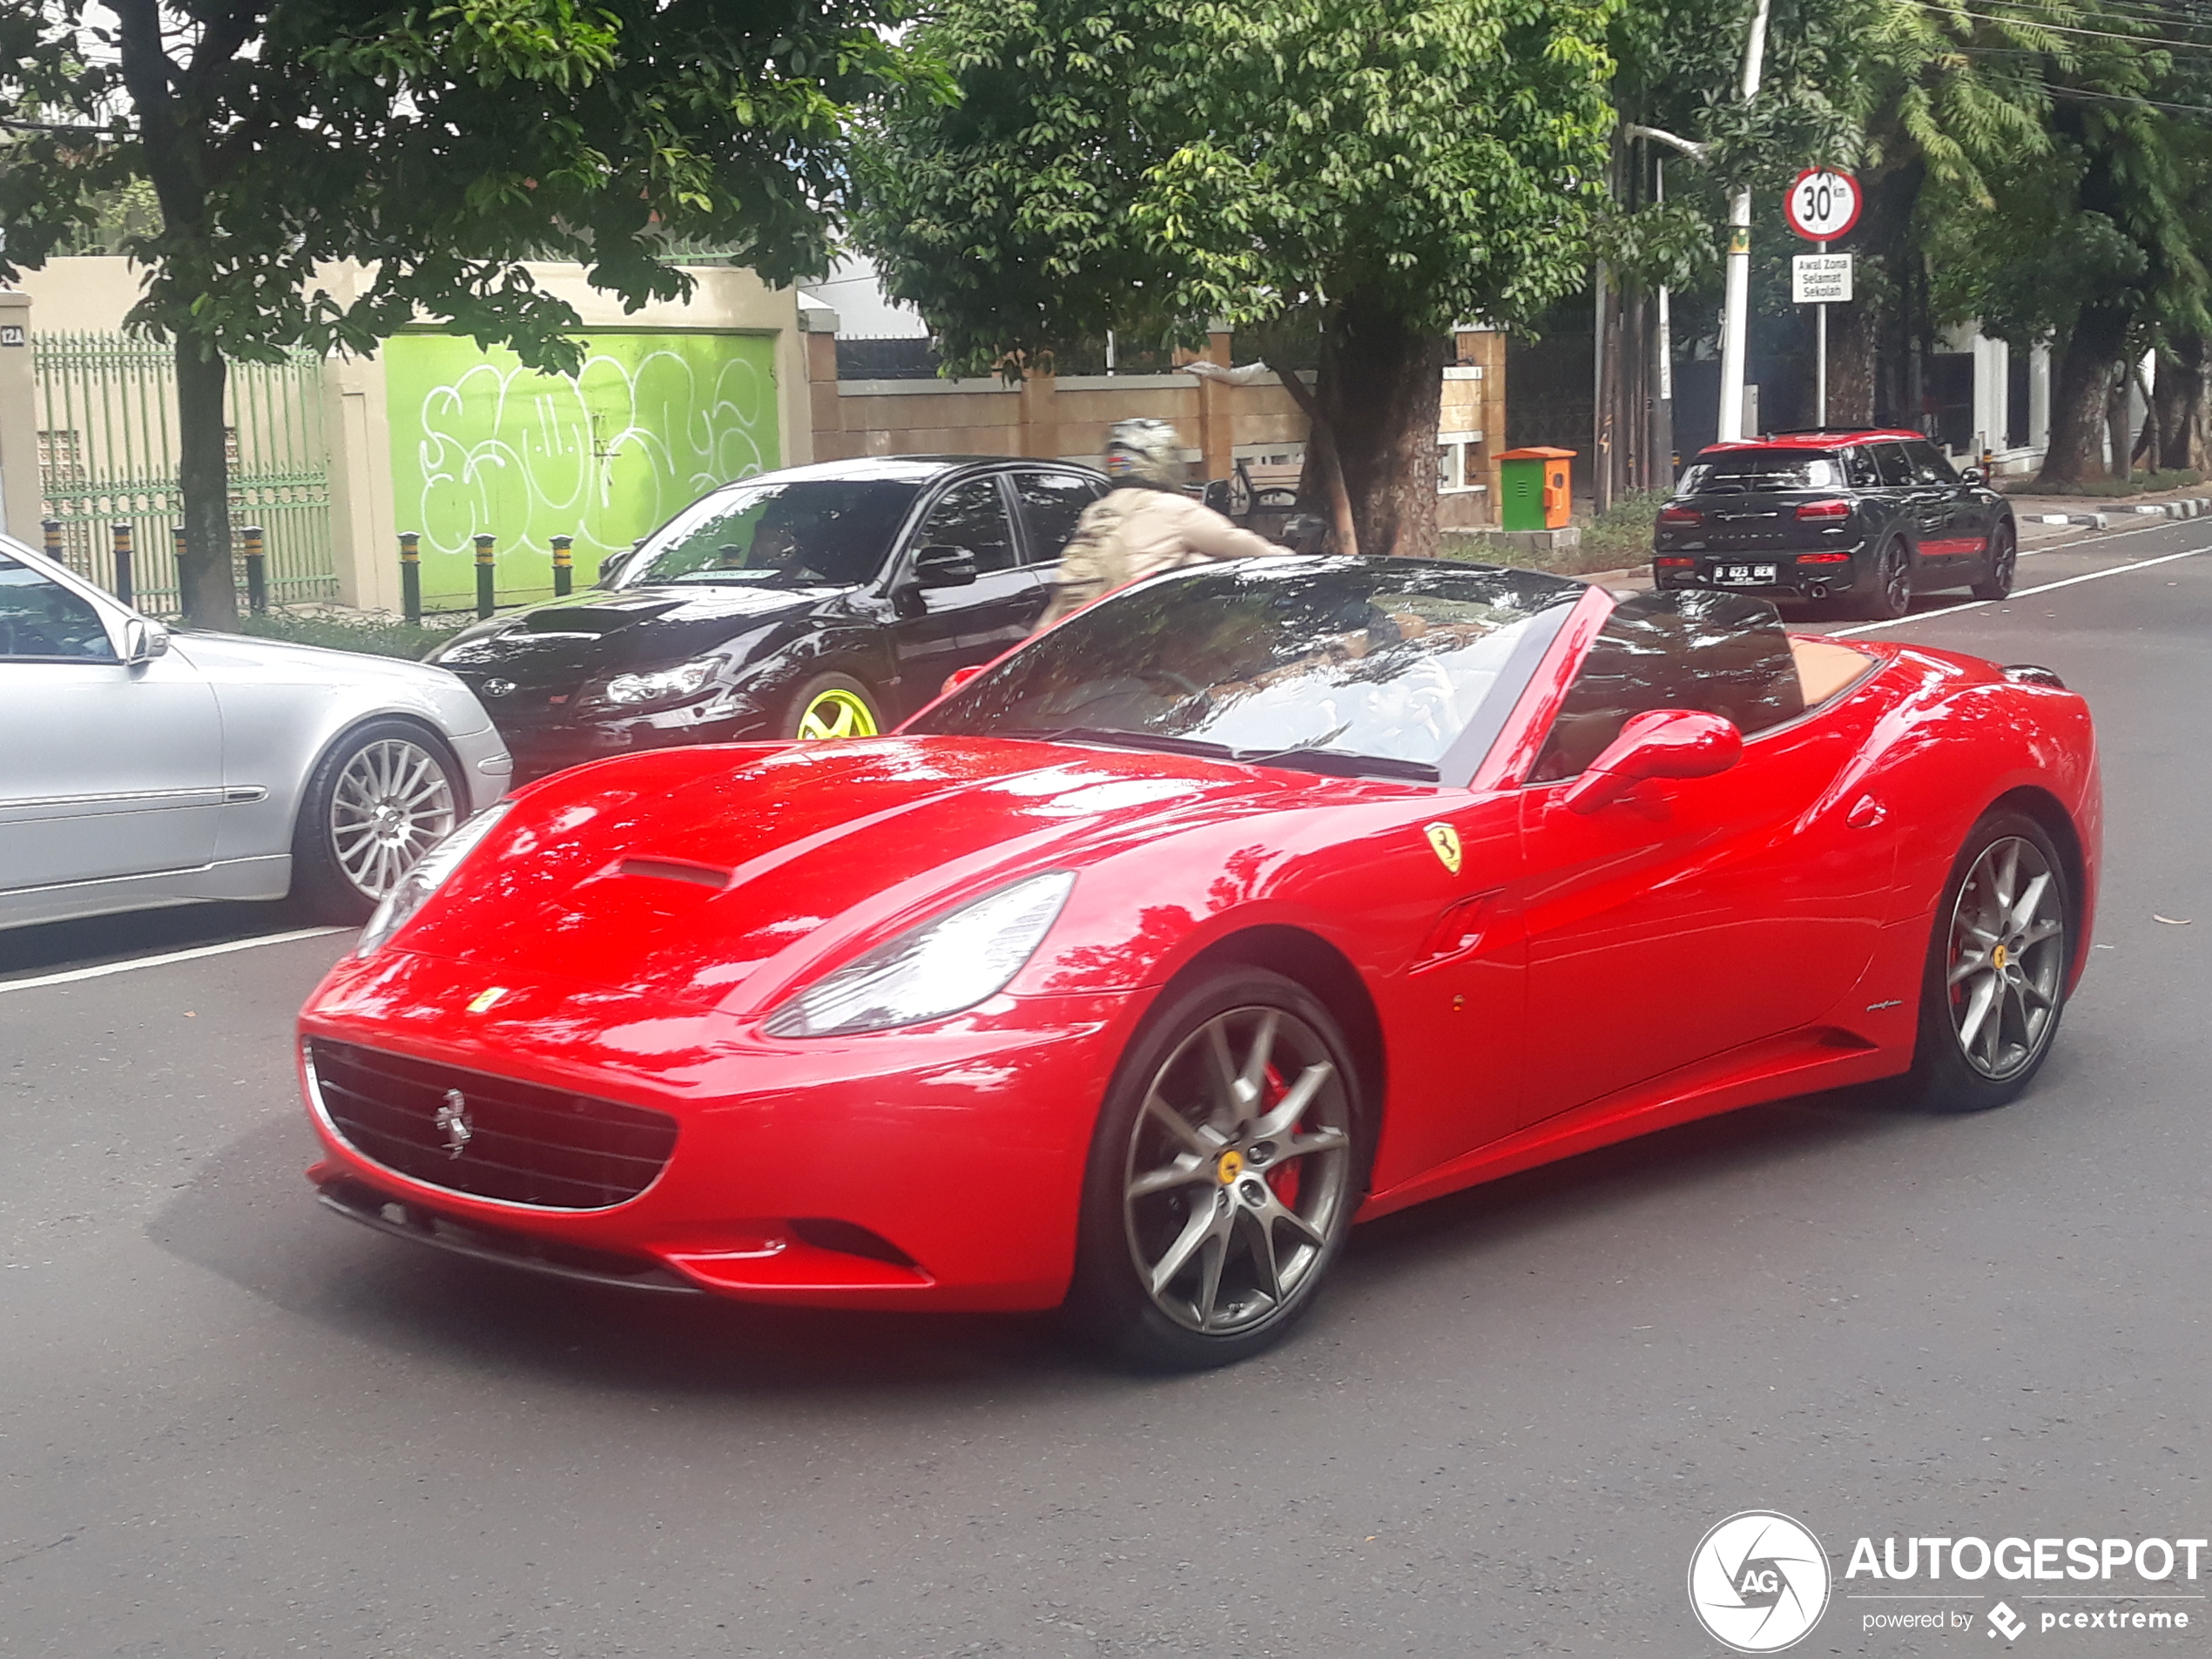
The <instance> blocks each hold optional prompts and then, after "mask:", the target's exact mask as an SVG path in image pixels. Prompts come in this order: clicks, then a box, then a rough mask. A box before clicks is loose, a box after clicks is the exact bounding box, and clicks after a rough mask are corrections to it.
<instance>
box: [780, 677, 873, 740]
mask: <svg viewBox="0 0 2212 1659" xmlns="http://www.w3.org/2000/svg"><path fill="white" fill-rule="evenodd" d="M799 736H800V737H801V738H805V739H808V740H813V739H815V738H872V737H873V736H875V715H874V713H873V711H871V710H870V709H869V707H868V705H867V699H866V698H863V697H861V696H860V693H859V692H857V691H846V690H844V689H843V688H842V687H841V686H834V685H833V686H832V687H830V689H829V690H827V691H823V692H820V693H819V694H818V695H817V696H816V697H815V698H814V700H813V702H811V703H809V704H808V705H806V713H804V714H802V715H800V716H799Z"/></svg>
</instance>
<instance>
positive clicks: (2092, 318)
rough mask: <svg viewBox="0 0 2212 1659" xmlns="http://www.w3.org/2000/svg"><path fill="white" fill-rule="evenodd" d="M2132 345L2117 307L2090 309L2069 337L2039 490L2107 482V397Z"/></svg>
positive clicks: (2084, 310) (2055, 389)
mask: <svg viewBox="0 0 2212 1659" xmlns="http://www.w3.org/2000/svg"><path fill="white" fill-rule="evenodd" d="M2127 342H2128V314H2127V313H2126V312H2125V311H2122V310H2121V309H2120V308H2119V307H2114V306H2087V307H2083V308H2082V312H2081V314H2080V317H2079V318H2077V319H2076V320H2075V321H2074V332H2073V333H2072V334H2069V335H2067V342H2066V350H2065V351H2064V352H2063V353H2061V354H2060V357H2059V366H2058V373H2057V374H2056V375H2055V376H2054V385H2053V386H2052V388H2051V438H2050V445H2049V447H2048V448H2047V449H2045V450H2044V452H2043V469H2042V470H2041V471H2040V472H2039V473H2037V474H2036V475H2035V482H2037V483H2039V484H2078V483H2080V482H2083V481H2084V480H2085V479H2092V478H2101V477H2102V476H2104V465H2103V463H2102V462H2101V461H2100V460H2099V459H2098V455H2097V449H2098V443H2097V439H2098V435H2099V434H2100V433H2101V431H2102V430H2103V422H2104V414H2105V393H2106V391H2107V388H2109V387H2110V386H2111V384H2112V376H2113V369H2114V367H2115V366H2116V365H2117V364H2118V363H2119V361H2120V354H2121V349H2122V347H2125V346H2126V344H2127Z"/></svg>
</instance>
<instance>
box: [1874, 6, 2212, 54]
mask: <svg viewBox="0 0 2212 1659" xmlns="http://www.w3.org/2000/svg"><path fill="white" fill-rule="evenodd" d="M1913 3H1914V4H1916V5H1918V6H1919V8H1920V10H1923V11H1927V12H1932V13H1934V14H1935V15H1936V16H1937V17H1954V18H1955V17H1973V18H1975V19H1977V20H1978V21H1979V22H1982V23H1993V24H2011V25H2012V26H2013V27H2014V28H2016V29H2042V30H2049V31H2050V32H2051V33H2053V34H2055V35H2083V36H2087V37H2090V38H2093V39H2096V40H2118V41H2124V42H2126V43H2127V44H2128V45H2130V46H2135V47H2141V48H2145V49H2148V50H2149V51H2212V45H2205V44H2200V43H2198V42H2195V41H2175V40H2167V39H2165V38H2163V37H2161V36H2157V35H2124V34H2121V33H2118V32H2117V31H2115V30H2110V29H2077V28H2075V27H2074V25H2072V24H2062V23H2044V22H2042V21H2041V20H2040V19H2038V18H2034V17H2008V16H2006V15H2004V14H2001V13H1999V12H1994V11H1975V10H1972V9H1971V8H1969V7H1966V6H1955V7H1954V6H1946V5H1942V4H1939V3H1938V0H1913Z"/></svg>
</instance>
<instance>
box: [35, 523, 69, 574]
mask: <svg viewBox="0 0 2212 1659" xmlns="http://www.w3.org/2000/svg"><path fill="white" fill-rule="evenodd" d="M38 528H39V529H40V530H41V531H42V532H43V533H44V536H45V537H46V556H47V557H48V558H50V559H51V560H53V562H54V563H57V564H61V563H65V561H64V559H63V557H62V522H61V520H59V519H58V518H42V519H40V520H39V521H38Z"/></svg>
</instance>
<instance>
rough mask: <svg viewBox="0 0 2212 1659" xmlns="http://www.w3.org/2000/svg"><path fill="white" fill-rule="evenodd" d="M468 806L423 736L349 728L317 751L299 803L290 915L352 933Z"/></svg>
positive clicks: (444, 758)
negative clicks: (318, 755) (292, 911)
mask: <svg viewBox="0 0 2212 1659" xmlns="http://www.w3.org/2000/svg"><path fill="white" fill-rule="evenodd" d="M468 800H469V792H468V786H467V784H466V783H465V782H464V781H463V779H462V772H461V766H460V763H459V762H457V761H456V760H455V759H454V758H453V756H452V755H451V754H449V753H448V752H447V750H446V746H445V745H444V744H442V743H441V742H439V741H438V739H437V738H434V737H432V736H431V735H430V733H429V732H428V731H426V730H425V729H424V728H423V727H421V726H419V725H415V723H414V722H412V721H410V720H371V721H370V722H368V725H359V726H355V727H354V729H353V730H352V731H350V732H347V733H346V734H345V735H344V736H343V737H341V738H339V739H338V741H337V742H335V743H334V744H333V745H331V746H330V747H329V748H328V749H327V750H326V751H324V752H323V756H322V759H320V760H318V761H317V762H316V763H315V769H314V772H312V773H310V774H309V776H308V779H307V789H306V791H305V792H303V793H302V795H301V797H300V816H299V818H298V819H297V820H296V822H295V823H294V825H293V832H292V900H293V905H294V906H295V907H297V908H298V909H299V910H300V912H301V913H302V914H304V915H307V916H308V917H312V918H313V919H314V920H315V921H322V922H328V923H332V924H334V925H336V926H340V927H359V926H360V925H361V923H362V922H364V921H368V918H369V914H370V912H372V911H374V909H375V908H376V906H377V904H378V902H379V901H380V900H381V899H382V898H383V897H384V895H385V894H387V893H389V892H390V891H391V890H392V888H393V887H395V886H396V885H397V884H398V882H399V880H400V878H401V876H403V875H405V874H406V873H408V871H409V870H411V869H413V868H414V867H415V863H416V861H417V860H420V859H421V856H422V855H423V854H424V853H427V852H428V851H429V850H430V849H431V848H432V847H434V846H436V845H437V844H438V843H439V842H440V841H442V840H445V838H446V837H447V836H448V835H450V834H451V833H453V831H454V828H455V826H457V825H458V824H460V822H461V821H462V819H464V818H466V817H467V816H468Z"/></svg>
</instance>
